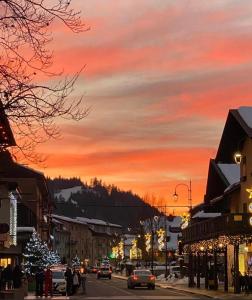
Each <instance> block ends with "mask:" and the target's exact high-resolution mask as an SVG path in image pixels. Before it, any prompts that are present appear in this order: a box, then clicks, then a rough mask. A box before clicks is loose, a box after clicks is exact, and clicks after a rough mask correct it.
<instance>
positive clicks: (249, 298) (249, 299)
mask: <svg viewBox="0 0 252 300" xmlns="http://www.w3.org/2000/svg"><path fill="white" fill-rule="evenodd" d="M113 277H115V278H118V279H122V280H127V277H126V276H121V275H115V274H114V275H113ZM156 286H158V287H161V288H164V289H173V290H177V291H180V292H181V291H182V292H186V293H191V294H196V295H198V296H205V297H209V298H218V299H231V298H232V299H246V300H252V294H250V295H245V294H244V293H240V294H234V292H233V291H232V290H231V289H230V291H229V292H224V291H221V290H219V291H213V290H206V289H204V288H201V289H199V288H189V287H186V286H181V285H180V286H176V285H172V284H168V283H165V282H161V281H159V280H157V281H156Z"/></svg>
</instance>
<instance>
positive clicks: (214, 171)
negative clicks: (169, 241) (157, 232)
mask: <svg viewBox="0 0 252 300" xmlns="http://www.w3.org/2000/svg"><path fill="white" fill-rule="evenodd" d="M251 170H252V107H240V108H239V109H235V110H230V111H229V114H228V117H227V121H226V124H225V127H224V130H223V134H222V137H221V141H220V144H219V148H218V151H217V155H216V158H215V159H211V160H210V163H209V171H208V179H207V187H206V194H205V197H204V202H203V203H202V204H200V205H199V206H198V207H195V208H194V209H193V210H192V211H191V220H190V222H189V226H188V227H187V228H185V229H184V230H183V243H184V251H185V253H187V256H188V260H189V270H191V271H190V274H189V286H193V285H195V284H196V285H197V286H198V287H199V286H200V277H201V276H202V270H204V271H203V275H204V277H205V287H206V288H209V282H210V279H211V282H213V288H214V289H218V285H219V282H220V281H222V282H223V288H224V290H225V291H228V289H229V287H230V286H231V285H234V291H235V292H236V293H238V292H239V291H240V285H239V277H240V276H241V275H244V274H245V273H246V274H247V273H248V274H249V275H252V268H251V267H252V244H251V242H252V173H251ZM204 266H205V267H204ZM195 277H196V283H195ZM210 277H211V278H210Z"/></svg>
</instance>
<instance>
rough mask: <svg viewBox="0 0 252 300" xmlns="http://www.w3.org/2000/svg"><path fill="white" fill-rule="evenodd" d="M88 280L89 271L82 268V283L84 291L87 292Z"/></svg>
mask: <svg viewBox="0 0 252 300" xmlns="http://www.w3.org/2000/svg"><path fill="white" fill-rule="evenodd" d="M86 280H87V272H86V269H84V268H81V270H80V285H81V287H82V293H83V294H85V293H86Z"/></svg>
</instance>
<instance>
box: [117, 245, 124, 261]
mask: <svg viewBox="0 0 252 300" xmlns="http://www.w3.org/2000/svg"><path fill="white" fill-rule="evenodd" d="M118 254H119V255H120V257H121V259H124V242H123V241H120V243H119V244H118Z"/></svg>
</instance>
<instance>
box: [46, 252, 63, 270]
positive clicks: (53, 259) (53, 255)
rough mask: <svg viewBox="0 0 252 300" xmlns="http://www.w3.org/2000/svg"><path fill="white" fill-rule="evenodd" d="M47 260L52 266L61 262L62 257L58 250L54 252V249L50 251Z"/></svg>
mask: <svg viewBox="0 0 252 300" xmlns="http://www.w3.org/2000/svg"><path fill="white" fill-rule="evenodd" d="M47 261H48V265H49V266H52V265H58V264H60V263H61V259H60V257H59V254H58V252H57V251H56V252H54V251H52V250H49V251H48V257H47Z"/></svg>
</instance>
